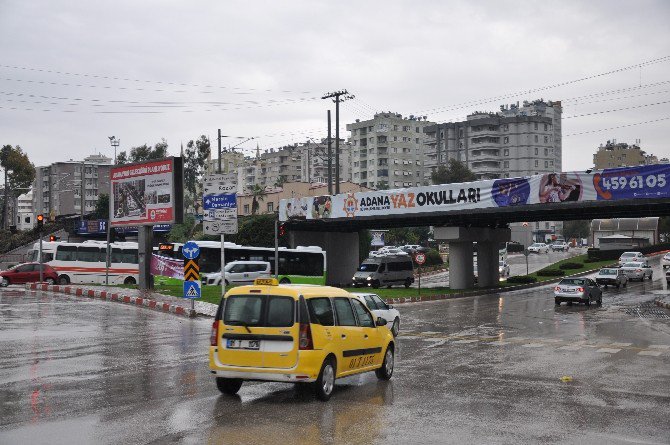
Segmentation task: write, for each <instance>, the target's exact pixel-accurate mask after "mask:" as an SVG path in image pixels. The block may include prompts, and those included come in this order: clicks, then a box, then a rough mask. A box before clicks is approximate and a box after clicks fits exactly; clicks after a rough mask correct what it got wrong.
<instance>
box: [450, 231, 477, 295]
mask: <svg viewBox="0 0 670 445" xmlns="http://www.w3.org/2000/svg"><path fill="white" fill-rule="evenodd" d="M472 258H473V248H472V241H465V242H458V241H449V287H450V288H451V289H468V288H470V287H472V283H473V277H474V274H473V273H474V272H473V265H472Z"/></svg>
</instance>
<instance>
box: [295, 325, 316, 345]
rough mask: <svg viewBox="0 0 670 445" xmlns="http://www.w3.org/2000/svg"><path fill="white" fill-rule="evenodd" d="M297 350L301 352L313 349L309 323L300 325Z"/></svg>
mask: <svg viewBox="0 0 670 445" xmlns="http://www.w3.org/2000/svg"><path fill="white" fill-rule="evenodd" d="M298 349H299V350H301V351H305V350H309V349H314V343H313V342H312V329H311V328H310V327H309V323H300V336H299V337H298Z"/></svg>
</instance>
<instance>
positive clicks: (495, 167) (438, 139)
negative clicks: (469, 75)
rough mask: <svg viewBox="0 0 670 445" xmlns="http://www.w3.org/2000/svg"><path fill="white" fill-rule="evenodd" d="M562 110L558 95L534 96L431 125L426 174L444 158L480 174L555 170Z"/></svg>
mask: <svg viewBox="0 0 670 445" xmlns="http://www.w3.org/2000/svg"><path fill="white" fill-rule="evenodd" d="M561 113H562V108H561V102H560V101H557V102H551V101H544V100H536V101H533V102H524V103H523V106H519V104H518V102H517V103H516V104H512V105H509V106H508V105H502V106H501V107H500V111H499V112H497V113H492V112H475V113H473V114H470V115H469V116H467V119H466V120H465V121H461V122H449V123H443V124H437V125H431V126H429V127H428V128H426V135H427V139H426V145H427V147H426V153H425V156H426V160H425V166H426V179H427V180H428V181H429V180H430V174H431V172H432V171H433V170H434V169H435V168H437V166H438V165H441V164H445V163H446V162H447V161H448V160H449V159H456V160H459V161H461V162H463V163H465V164H466V165H467V167H468V168H469V169H470V170H472V172H473V173H475V174H476V175H477V177H478V178H479V179H497V178H505V177H507V178H508V177H517V176H527V175H537V174H541V173H548V172H560V171H561V168H562V140H561V139H562V138H561ZM428 181H427V182H428Z"/></svg>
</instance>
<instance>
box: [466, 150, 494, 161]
mask: <svg viewBox="0 0 670 445" xmlns="http://www.w3.org/2000/svg"><path fill="white" fill-rule="evenodd" d="M470 161H471V162H473V163H475V162H484V161H492V162H497V163H500V162H499V161H500V150H473V151H472V152H471V154H470Z"/></svg>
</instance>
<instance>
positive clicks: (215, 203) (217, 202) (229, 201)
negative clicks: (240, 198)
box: [202, 193, 237, 210]
mask: <svg viewBox="0 0 670 445" xmlns="http://www.w3.org/2000/svg"><path fill="white" fill-rule="evenodd" d="M202 204H203V206H202V208H203V209H204V210H209V209H227V208H236V207H237V195H236V194H235V193H222V194H219V195H205V196H204V197H203V198H202Z"/></svg>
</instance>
